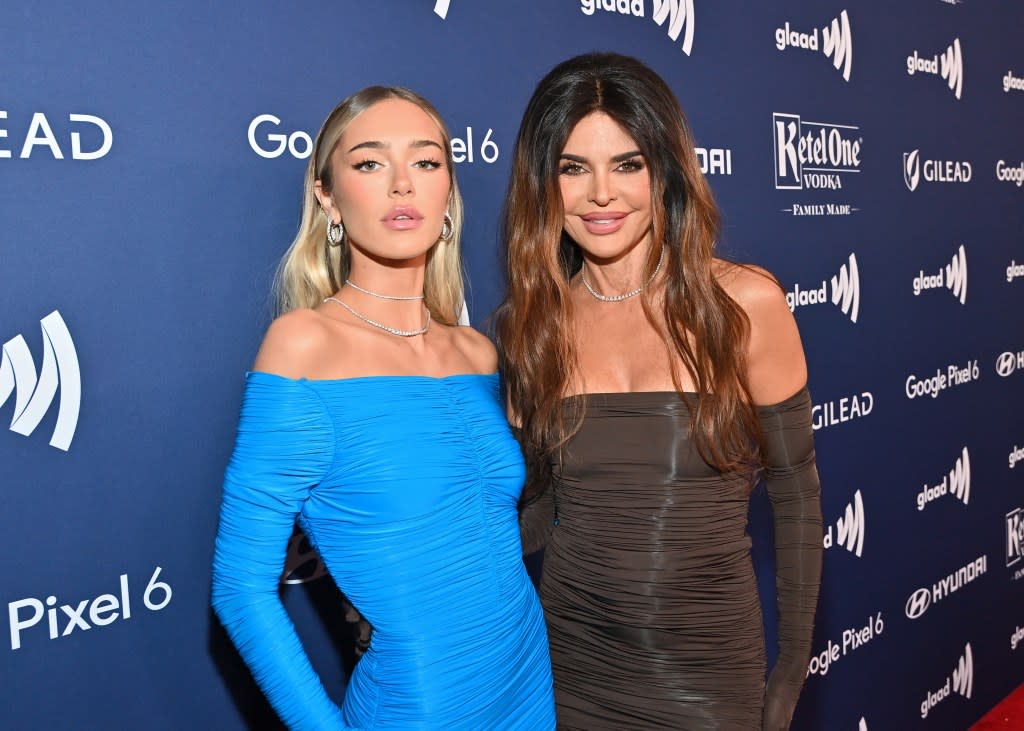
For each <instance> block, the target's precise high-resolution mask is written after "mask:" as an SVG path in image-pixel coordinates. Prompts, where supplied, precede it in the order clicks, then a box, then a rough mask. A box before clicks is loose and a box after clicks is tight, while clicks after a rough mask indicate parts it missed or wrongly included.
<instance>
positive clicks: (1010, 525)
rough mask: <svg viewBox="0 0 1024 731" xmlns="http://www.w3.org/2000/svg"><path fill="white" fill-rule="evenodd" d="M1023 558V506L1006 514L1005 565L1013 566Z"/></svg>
mask: <svg viewBox="0 0 1024 731" xmlns="http://www.w3.org/2000/svg"><path fill="white" fill-rule="evenodd" d="M1021 559H1024V508H1015V509H1013V510H1011V511H1010V512H1009V513H1007V514H1006V565H1007V566H1008V567H1009V566H1014V565H1016V564H1018V563H1020V561H1021Z"/></svg>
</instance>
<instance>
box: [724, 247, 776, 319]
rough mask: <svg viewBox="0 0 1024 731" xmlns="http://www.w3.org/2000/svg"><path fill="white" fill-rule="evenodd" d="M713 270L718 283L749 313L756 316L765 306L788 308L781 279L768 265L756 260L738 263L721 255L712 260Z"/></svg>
mask: <svg viewBox="0 0 1024 731" xmlns="http://www.w3.org/2000/svg"><path fill="white" fill-rule="evenodd" d="M712 271H713V272H714V274H715V278H716V279H717V280H718V284H719V285H721V287H722V289H724V290H725V292H726V294H728V295H729V296H730V297H732V298H733V299H734V300H735V301H736V303H737V304H738V305H739V306H740V307H742V308H743V311H744V312H746V313H747V317H756V316H757V314H758V311H759V310H760V309H762V308H765V307H768V308H777V307H779V306H780V304H781V306H782V307H783V308H785V309H786V310H787V311H788V309H789V307H788V305H787V304H786V296H785V293H784V292H783V291H782V286H781V285H780V284H779V280H777V279H776V278H775V276H774V275H773V274H772V273H771V272H769V271H768V270H767V269H764V268H762V267H759V266H757V265H756V264H739V263H736V262H731V261H724V260H722V259H715V260H714V261H713V262H712Z"/></svg>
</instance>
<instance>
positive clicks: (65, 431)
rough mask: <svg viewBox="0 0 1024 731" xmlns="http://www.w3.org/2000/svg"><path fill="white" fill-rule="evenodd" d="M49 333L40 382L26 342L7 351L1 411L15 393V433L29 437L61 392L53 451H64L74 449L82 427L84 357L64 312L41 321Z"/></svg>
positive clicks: (11, 343) (0, 374)
mask: <svg viewBox="0 0 1024 731" xmlns="http://www.w3.org/2000/svg"><path fill="white" fill-rule="evenodd" d="M39 326H40V327H41V328H42V331H43V365H42V368H41V370H40V371H39V375H38V378H37V376H36V366H35V362H34V361H33V360H32V353H31V351H29V349H28V345H27V344H26V343H25V338H23V337H22V336H21V335H17V336H15V337H13V338H11V339H10V340H8V341H7V342H6V343H4V345H3V358H2V360H0V406H3V405H4V403H6V402H7V399H8V398H9V397H10V395H11V393H14V394H15V396H14V417H13V418H12V419H11V431H13V432H16V433H18V434H21V435H23V436H26V437H27V436H29V435H30V434H31V433H32V432H33V431H35V428H36V427H37V426H39V422H41V421H42V420H43V417H44V416H45V415H46V412H47V410H49V408H50V405H51V404H52V403H53V398H54V396H55V395H56V393H57V388H58V386H59V387H60V401H59V407H58V412H57V423H56V424H55V425H54V427H53V434H52V436H51V437H50V446H52V447H56V448H57V449H61V450H63V451H65V452H66V451H68V449H69V448H70V447H71V440H73V439H74V438H75V429H76V428H77V426H78V411H79V408H80V405H81V401H82V377H81V374H80V373H79V368H78V353H76V352H75V344H74V342H73V341H72V340H71V333H70V332H69V331H68V326H67V325H66V324H65V322H64V319H63V318H62V317H61V316H60V312H58V311H57V310H54V311H53V312H51V313H50V314H49V315H47V316H46V317H44V318H43V319H42V320H40V321H39Z"/></svg>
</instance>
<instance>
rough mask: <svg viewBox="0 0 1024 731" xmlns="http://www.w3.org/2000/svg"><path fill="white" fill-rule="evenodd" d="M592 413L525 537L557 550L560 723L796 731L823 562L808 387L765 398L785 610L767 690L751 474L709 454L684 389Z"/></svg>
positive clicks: (555, 659) (611, 399)
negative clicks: (696, 434)
mask: <svg viewBox="0 0 1024 731" xmlns="http://www.w3.org/2000/svg"><path fill="white" fill-rule="evenodd" d="M686 398H693V396H692V395H687V396H686ZM584 413H585V416H584V422H583V425H582V427H581V429H580V431H579V432H578V433H577V434H576V435H575V436H574V437H573V438H572V440H571V441H570V442H569V444H568V445H567V447H566V449H565V451H564V456H563V461H562V463H561V464H560V465H559V464H555V465H554V471H555V479H554V481H553V485H552V488H551V489H549V490H548V491H547V492H546V493H545V494H544V495H543V496H541V497H540V498H539V499H538V500H537V501H536V502H534V503H532V504H530V505H528V506H526V507H525V508H524V510H523V513H522V515H521V516H520V518H521V519H520V522H521V530H522V535H523V544H524V548H525V549H527V550H528V551H531V550H537V549H539V548H541V547H543V546H544V545H545V544H546V546H547V551H546V553H545V557H544V570H543V576H542V579H541V598H542V602H543V605H544V610H545V614H546V617H547V621H548V631H549V636H550V641H551V656H552V665H553V670H554V676H555V696H556V703H557V708H558V727H559V728H560V729H580V730H583V729H585V730H586V731H600V730H603V729H608V730H611V729H616V730H618V729H655V728H658V729H687V730H688V731H690V730H693V731H702V730H704V729H708V730H710V729H716V730H718V731H721V730H725V729H728V730H731V731H732V730H740V729H742V730H745V731H753V730H756V729H760V728H762V723H764V724H765V726H764V727H765V728H771V729H773V731H774V729H776V728H787V727H788V723H789V717H790V716H791V715H792V711H793V707H794V706H795V703H796V698H797V696H798V695H799V692H800V688H801V685H802V682H803V678H804V674H805V672H806V668H807V661H808V659H809V653H810V641H811V632H812V628H813V622H814V610H815V606H816V604H817V595H818V584H819V579H820V570H821V550H822V543H821V509H820V494H819V492H820V491H819V485H818V477H817V470H816V468H815V463H814V447H813V437H812V434H811V423H810V396H809V395H808V393H807V390H806V389H802V390H801V391H800V392H798V393H797V394H795V395H794V396H792V397H790V398H789V399H787V400H785V401H783V402H782V403H780V404H776V405H774V406H767V407H760V408H759V409H758V414H759V416H760V420H761V424H762V427H763V429H764V431H765V437H766V442H767V444H766V451H765V458H766V462H767V469H766V472H765V476H764V477H765V482H766V485H767V489H768V493H769V496H770V499H771V502H772V506H773V511H774V512H773V515H774V525H775V536H776V552H777V564H778V574H777V584H778V602H779V613H780V627H779V637H780V655H779V662H778V663H777V665H776V667H775V669H774V670H773V672H772V674H771V679H770V681H769V683H768V695H767V696H766V695H765V648H764V634H763V628H762V621H761V610H760V602H759V598H758V594H757V584H756V580H755V577H754V572H753V566H752V562H751V559H750V538H749V536H748V534H747V530H746V528H747V510H748V503H749V500H748V494H747V492H748V490H747V487H748V486H747V482H746V481H745V480H744V479H742V478H735V477H727V476H724V475H722V474H720V473H718V472H717V471H716V470H714V469H713V468H712V467H710V466H709V465H707V464H706V463H705V462H704V461H703V460H702V459H701V458H700V456H699V454H698V453H697V450H696V448H695V446H694V445H693V443H692V441H691V440H690V439H689V434H688V430H689V421H690V417H689V412H688V410H687V408H686V405H685V404H684V403H682V401H681V399H680V397H679V395H678V394H677V393H675V392H635V393H609V394H590V395H588V396H587V397H586V410H585V412H584ZM556 520H557V525H555V522H556ZM763 708H764V709H765V713H764V718H762V709H763Z"/></svg>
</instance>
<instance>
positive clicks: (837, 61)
mask: <svg viewBox="0 0 1024 731" xmlns="http://www.w3.org/2000/svg"><path fill="white" fill-rule="evenodd" d="M821 35H822V39H823V40H824V42H825V43H824V46H822V47H821V52H822V53H823V54H825V56H826V57H831V59H832V65H833V66H834V67H835V68H836V70H837V71H838V70H839V68H840V67H842V69H843V78H844V79H846V80H847V81H849V80H850V64H851V63H852V61H853V36H852V35H851V34H850V18H849V16H848V15H847V14H846V11H845V10H844V11H842V12H841V13H840V14H839V17H838V18H833V19H832V24H831V25H830V26H829V25H827V26H825V27H824V28H822V29H821ZM775 47H776V48H778V49H779V50H780V51H785V50H786V49H787V48H804V49H807V50H808V51H817V50H818V29H817V28H815V29H814V30H813V31H811V32H810V33H799V32H797V31H795V30H792V29H791V28H790V27H789V21H788V20H787V21H786V24H785V26H784V27H782V28H776V29H775Z"/></svg>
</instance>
